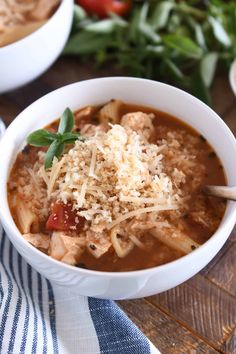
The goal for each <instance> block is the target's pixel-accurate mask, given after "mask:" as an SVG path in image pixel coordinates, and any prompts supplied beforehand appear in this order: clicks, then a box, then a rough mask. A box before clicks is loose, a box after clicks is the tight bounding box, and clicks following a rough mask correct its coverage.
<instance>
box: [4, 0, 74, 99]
mask: <svg viewBox="0 0 236 354" xmlns="http://www.w3.org/2000/svg"><path fill="white" fill-rule="evenodd" d="M73 5H74V2H73V0H62V1H61V4H60V5H59V7H58V9H57V10H56V11H55V12H54V14H53V15H52V16H51V17H50V18H49V19H48V20H47V21H46V22H45V24H43V25H42V26H41V27H39V28H38V29H37V30H36V31H34V32H32V33H30V34H29V35H27V36H26V37H24V38H22V39H20V40H18V41H16V42H13V43H11V44H8V45H6V46H4V47H0V94H2V93H5V92H8V91H10V90H13V89H16V88H18V87H20V86H23V85H25V84H27V83H29V82H30V81H32V80H34V79H35V78H37V77H38V76H39V75H41V74H42V73H43V72H45V71H46V70H47V69H48V68H49V67H50V66H51V65H52V64H53V62H54V61H55V60H56V59H57V57H58V56H59V55H60V54H61V52H62V50H63V48H64V46H65V44H66V41H67V39H68V37H69V33H70V30H71V25H72V19H73V9H74V6H73Z"/></svg>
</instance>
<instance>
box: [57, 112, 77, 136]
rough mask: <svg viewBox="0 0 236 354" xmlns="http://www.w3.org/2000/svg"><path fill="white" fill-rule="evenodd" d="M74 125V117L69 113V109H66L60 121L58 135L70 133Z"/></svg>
mask: <svg viewBox="0 0 236 354" xmlns="http://www.w3.org/2000/svg"><path fill="white" fill-rule="evenodd" d="M74 124H75V121H74V115H73V113H72V112H71V110H70V108H66V109H65V110H64V112H63V114H62V116H61V119H60V123H59V127H58V133H60V134H64V133H67V132H71V130H72V129H73V128H74Z"/></svg>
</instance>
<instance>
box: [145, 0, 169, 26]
mask: <svg viewBox="0 0 236 354" xmlns="http://www.w3.org/2000/svg"><path fill="white" fill-rule="evenodd" d="M174 6H175V5H174V3H173V2H171V1H162V2H160V3H158V4H157V6H156V7H155V8H154V10H153V14H152V16H151V19H150V24H151V26H152V28H153V29H154V30H155V31H157V30H159V29H161V28H164V27H165V26H166V25H167V23H168V19H169V16H170V11H171V10H172V9H173V8H174Z"/></svg>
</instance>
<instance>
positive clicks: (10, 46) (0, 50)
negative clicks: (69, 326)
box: [0, 0, 66, 55]
mask: <svg viewBox="0 0 236 354" xmlns="http://www.w3.org/2000/svg"><path fill="white" fill-rule="evenodd" d="M65 2H66V0H60V4H59V6H58V8H57V9H56V11H54V13H53V14H52V16H50V17H49V19H47V20H46V22H45V23H44V24H42V26H40V27H38V28H37V29H36V30H35V31H33V32H30V33H29V34H27V36H25V37H23V38H20V39H18V40H17V41H15V42H12V43H9V44H7V45H4V46H3V47H0V55H1V53H3V52H4V50H6V51H7V50H11V49H12V50H14V49H17V47H18V46H21V45H24V43H26V42H27V41H28V40H30V39H31V38H32V37H33V36H34V35H35V34H37V33H38V32H40V30H42V29H44V28H45V27H47V25H50V23H51V22H52V21H53V20H54V18H55V17H56V16H57V14H58V12H61V11H62V10H61V8H62V6H64V3H65ZM15 47H16V48H15Z"/></svg>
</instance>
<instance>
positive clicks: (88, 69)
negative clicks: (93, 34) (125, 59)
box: [41, 57, 125, 89]
mask: <svg viewBox="0 0 236 354" xmlns="http://www.w3.org/2000/svg"><path fill="white" fill-rule="evenodd" d="M120 75H125V73H124V71H123V70H122V69H120V68H117V67H115V66H109V67H104V68H98V67H96V66H95V65H94V63H93V62H92V61H90V62H81V61H80V60H79V58H76V57H62V58H60V59H59V60H58V61H57V62H56V63H55V64H54V66H53V67H52V68H51V69H50V70H49V71H47V73H46V74H44V75H43V76H42V77H41V81H42V82H44V83H45V84H47V85H50V86H53V88H54V89H55V88H58V87H61V86H64V85H68V84H71V83H73V82H77V81H81V80H88V79H94V78H98V77H107V76H120Z"/></svg>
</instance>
